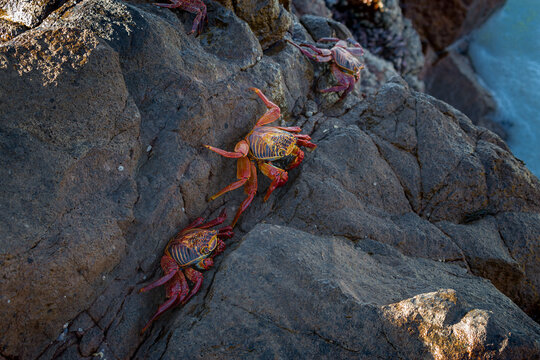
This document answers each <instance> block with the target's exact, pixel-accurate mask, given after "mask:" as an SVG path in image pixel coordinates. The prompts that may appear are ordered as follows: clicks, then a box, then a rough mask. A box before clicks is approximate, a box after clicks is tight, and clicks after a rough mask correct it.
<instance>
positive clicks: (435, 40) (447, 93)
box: [400, 0, 507, 138]
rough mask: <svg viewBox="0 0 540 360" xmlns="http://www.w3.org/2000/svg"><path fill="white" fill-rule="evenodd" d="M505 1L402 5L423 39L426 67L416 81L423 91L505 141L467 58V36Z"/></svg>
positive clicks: (411, 1)
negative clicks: (453, 107) (424, 85)
mask: <svg viewBox="0 0 540 360" xmlns="http://www.w3.org/2000/svg"><path fill="white" fill-rule="evenodd" d="M505 2H506V0H472V1H465V2H464V1H446V0H438V1H433V0H428V1H425V0H422V1H418V0H401V2H400V5H401V7H402V9H403V13H404V15H405V16H406V17H407V18H409V19H411V20H412V22H413V24H414V28H415V29H416V30H417V31H418V33H419V35H420V38H421V39H422V47H423V52H424V55H425V64H424V69H423V70H422V73H421V74H420V77H421V78H422V79H423V80H424V82H425V84H426V89H425V90H426V92H427V93H429V94H431V95H433V96H435V97H437V98H439V99H441V100H443V101H445V102H447V103H449V104H450V105H452V106H455V107H456V108H457V109H459V110H460V111H462V112H464V113H465V114H466V115H467V116H469V117H470V118H471V120H472V121H473V122H474V123H475V124H476V125H479V126H483V127H486V128H488V129H490V130H492V131H494V132H496V133H497V134H498V135H499V136H501V137H502V138H506V136H507V135H506V130H505V129H504V128H503V126H502V125H501V124H500V123H496V122H494V121H493V114H494V112H495V111H496V103H495V101H494V99H493V97H492V96H491V94H490V92H489V91H488V90H486V89H485V88H484V87H483V86H482V85H481V84H480V83H479V81H478V78H477V75H476V74H475V73H474V69H473V67H472V64H471V63H470V60H469V59H468V58H467V56H466V53H467V51H468V41H469V40H468V39H467V36H468V35H469V34H470V33H471V32H472V31H473V30H474V29H476V28H478V27H480V25H482V24H483V23H484V22H485V21H486V20H487V19H488V18H489V16H490V15H492V14H493V13H494V12H495V11H496V10H498V9H499V8H501V7H502V6H503V5H504V3H505Z"/></svg>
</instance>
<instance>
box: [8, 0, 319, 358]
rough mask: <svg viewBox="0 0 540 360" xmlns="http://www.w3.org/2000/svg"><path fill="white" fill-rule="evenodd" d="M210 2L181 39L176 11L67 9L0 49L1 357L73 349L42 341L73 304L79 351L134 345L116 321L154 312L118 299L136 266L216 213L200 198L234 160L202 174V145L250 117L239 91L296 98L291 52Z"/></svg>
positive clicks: (256, 108)
mask: <svg viewBox="0 0 540 360" xmlns="http://www.w3.org/2000/svg"><path fill="white" fill-rule="evenodd" d="M208 9H209V14H210V16H209V17H210V21H209V25H208V27H207V28H206V29H207V30H205V32H204V33H203V34H201V36H200V37H199V38H195V37H193V36H187V35H186V34H185V32H186V31H185V29H186V28H189V27H190V26H191V22H192V18H190V17H189V16H190V14H184V13H181V14H180V15H181V16H180V17H177V16H176V15H175V12H173V11H170V10H169V9H161V8H158V7H155V6H152V5H150V4H135V5H131V4H127V3H125V2H120V1H114V0H99V1H82V2H79V3H73V2H70V3H67V4H65V5H64V7H62V8H61V9H59V10H57V11H54V12H52V13H51V14H50V15H49V16H48V17H47V18H46V19H44V20H43V21H42V22H41V25H40V26H38V27H36V28H33V29H30V30H28V31H26V32H24V33H22V34H20V35H19V36H17V37H15V38H14V39H12V40H11V41H10V42H8V43H6V44H5V45H2V46H1V47H0V53H1V54H0V59H1V60H0V95H1V98H2V99H3V100H2V101H1V102H0V114H1V116H0V118H1V119H2V120H3V121H1V122H0V127H1V130H2V131H1V135H0V144H2V147H3V151H2V154H4V155H3V156H2V160H1V161H2V166H1V169H0V172H1V177H2V179H5V181H4V182H3V187H2V192H3V193H2V200H1V201H0V213H1V214H2V216H1V219H2V220H0V224H1V225H0V226H1V228H2V233H3V234H4V236H3V237H2V240H0V242H1V248H2V252H1V254H0V262H1V264H2V267H1V270H0V276H1V277H2V278H3V279H4V281H2V283H1V285H0V294H1V296H0V301H1V302H2V303H3V305H4V306H2V308H1V310H0V313H1V315H2V316H4V317H5V318H6V319H10V320H9V321H8V322H7V323H6V324H5V326H3V327H2V330H0V339H1V341H0V342H1V344H2V346H1V348H2V350H0V352H1V354H2V356H7V357H13V356H18V357H21V358H34V357H36V356H37V355H38V354H40V353H42V352H43V351H44V349H45V348H46V347H47V346H49V344H50V346H49V347H48V348H47V351H46V353H47V354H51V356H53V355H54V354H57V355H56V356H59V355H58V354H59V353H62V352H64V350H65V349H68V350H69V349H71V347H72V346H79V345H77V341H75V342H74V345H73V343H72V342H71V340H70V342H68V341H67V339H72V338H73V336H75V335H74V334H75V333H76V331H75V330H74V331H73V332H72V331H69V332H68V333H67V334H66V335H65V336H64V337H62V339H63V340H62V341H56V342H51V341H52V340H53V339H57V338H58V336H59V334H63V332H64V328H63V325H64V324H65V323H67V322H69V321H70V320H72V319H73V318H75V317H76V315H77V314H79V313H80V312H81V311H84V310H86V309H90V310H89V313H91V314H92V318H94V319H95V320H96V324H97V323H99V326H98V325H95V327H93V328H91V329H88V333H92V334H93V335H92V336H91V337H89V338H88V339H87V338H86V336H83V339H82V340H80V341H82V342H81V345H80V351H82V352H84V353H85V354H88V353H89V352H91V351H93V350H94V348H95V347H96V346H97V345H99V342H100V341H99V339H101V337H102V336H103V335H104V334H105V333H109V334H111V336H112V334H114V335H115V336H114V338H115V339H117V340H115V341H113V340H110V339H105V341H106V342H107V343H108V344H109V346H110V348H111V349H112V350H111V351H112V352H116V353H129V352H133V351H134V350H135V349H136V347H134V346H133V344H135V343H136V342H137V341H138V336H139V331H140V329H139V328H138V327H137V326H133V324H131V321H132V320H133V319H134V318H133V317H132V316H128V317H126V318H125V319H123V318H120V319H116V316H117V314H118V313H122V312H123V311H126V310H125V308H127V309H131V310H133V311H134V313H135V312H138V311H139V310H140V309H141V308H143V307H144V308H148V310H149V311H151V310H152V306H149V304H147V303H144V304H141V301H143V300H144V299H145V298H144V297H141V296H139V295H136V294H135V293H134V294H133V296H132V297H131V298H130V299H133V301H126V300H125V299H126V298H127V297H128V294H129V293H130V292H132V291H133V288H134V286H135V284H136V283H137V282H138V281H142V280H141V278H140V276H139V274H138V271H141V272H144V273H145V274H149V275H150V274H151V273H152V272H153V271H155V270H157V269H158V268H159V263H158V262H159V258H160V257H161V254H162V251H163V246H164V244H165V242H166V241H167V239H168V238H169V237H170V236H172V235H173V234H174V233H175V231H176V230H177V229H178V228H179V227H180V226H181V225H186V224H187V222H188V221H189V220H191V219H193V218H194V217H197V216H200V215H201V214H203V212H204V211H207V213H208V214H210V213H211V212H213V211H214V210H216V209H217V208H218V207H220V204H221V203H220V202H215V203H212V204H210V207H209V205H208V204H207V201H206V198H207V196H208V195H209V193H210V192H211V191H213V190H212V189H215V188H218V187H219V186H221V185H222V184H223V183H225V182H227V181H228V178H227V175H231V176H234V175H233V173H234V171H235V170H234V165H232V164H228V165H232V166H230V171H227V172H225V173H223V174H220V175H222V176H219V177H218V176H213V175H212V173H213V172H214V171H215V170H214V169H216V168H218V165H217V164H218V163H221V162H223V159H221V158H220V157H219V156H213V155H212V154H210V153H209V152H208V151H206V150H205V149H204V148H203V147H202V144H203V143H210V144H215V145H218V146H222V147H226V146H227V143H229V145H230V144H232V143H234V142H235V141H236V137H237V135H238V133H239V132H240V133H244V132H247V131H248V129H250V128H251V127H252V126H253V123H254V121H255V119H256V118H257V115H259V116H260V115H261V114H262V113H263V112H264V110H265V108H264V106H263V105H262V104H260V101H259V100H258V98H257V97H256V96H255V95H254V94H252V93H251V92H250V91H249V90H248V88H249V87H250V86H257V87H260V88H261V89H263V91H264V92H265V94H266V95H268V96H269V97H270V98H271V99H273V100H274V101H276V102H277V103H279V104H280V106H281V107H282V109H283V111H284V113H287V112H288V110H289V109H292V108H293V107H294V106H295V105H298V106H300V107H302V106H303V102H302V101H305V98H304V100H302V99H299V97H300V94H307V93H308V92H309V86H310V85H309V84H310V81H312V78H311V77H310V72H309V69H308V67H307V65H308V64H309V63H308V62H306V61H305V59H303V58H302V57H300V56H299V55H298V54H297V53H295V52H294V51H293V50H292V49H289V48H286V49H284V51H280V52H278V53H277V54H274V55H271V56H270V55H269V56H265V57H264V58H263V54H262V49H261V47H260V45H259V41H258V39H257V38H256V36H255V35H254V34H253V32H252V31H251V29H250V28H249V26H247V25H246V24H245V22H243V21H242V20H239V19H238V18H237V17H236V16H235V15H234V14H233V13H232V12H230V11H229V10H227V9H225V8H223V7H221V6H219V5H217V4H213V3H209V6H208ZM283 11H284V10H283ZM218 24H219V26H217V25H218ZM156 54H159V56H156ZM171 74H173V75H171ZM311 76H312V75H311ZM276 79H277V81H276ZM29 92H31V93H32V96H31V97H29V96H28V94H29ZM291 94H295V95H294V96H293V95H291ZM296 94H298V95H296ZM7 99H9V101H6V100H7ZM216 118H219V119H221V120H220V121H219V122H218V121H216V120H214V119H216ZM149 148H150V150H147V149H149ZM223 163H224V164H225V163H226V162H223ZM238 198H241V195H240V194H238ZM182 209H183V210H182ZM149 239H152V240H151V241H149ZM113 269H114V271H113ZM138 269H139V270H138ZM118 278H120V279H130V280H125V281H118V280H115V279H118ZM40 279H46V281H44V280H40ZM130 289H131V290H130ZM154 296H155V299H156V300H157V299H158V297H159V295H158V294H155V295H154ZM29 302H31V303H32V306H31V307H29V306H28V303H29ZM134 313H133V314H134ZM29 329H33V330H31V331H30V330H29ZM85 334H86V333H85ZM100 334H101V335H100ZM88 336H90V335H88ZM77 338H78V337H77V336H75V339H77ZM83 344H84V345H83ZM68 350H65V353H66V354H68V353H70V352H71V350H69V351H68ZM57 352H58V353H57Z"/></svg>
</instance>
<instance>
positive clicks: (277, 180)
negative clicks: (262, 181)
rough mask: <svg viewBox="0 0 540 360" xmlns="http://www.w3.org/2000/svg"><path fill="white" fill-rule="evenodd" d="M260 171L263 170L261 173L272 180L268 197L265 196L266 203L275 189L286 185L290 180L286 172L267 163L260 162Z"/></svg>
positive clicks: (267, 193) (267, 192)
mask: <svg viewBox="0 0 540 360" xmlns="http://www.w3.org/2000/svg"><path fill="white" fill-rule="evenodd" d="M259 169H261V172H262V173H263V174H264V175H266V176H267V177H269V178H270V179H272V183H271V184H270V186H269V187H268V191H266V195H265V196H264V201H266V200H268V197H270V194H271V193H272V192H273V191H274V190H275V189H277V188H278V187H280V186H283V185H285V183H286V182H287V180H289V174H288V173H287V172H286V171H285V170H283V169H280V168H278V167H275V166H274V165H272V164H270V163H266V162H260V163H259Z"/></svg>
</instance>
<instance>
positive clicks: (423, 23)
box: [400, 0, 506, 51]
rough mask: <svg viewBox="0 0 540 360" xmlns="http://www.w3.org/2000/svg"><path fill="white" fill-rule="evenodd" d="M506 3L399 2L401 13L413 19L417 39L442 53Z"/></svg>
mask: <svg viewBox="0 0 540 360" xmlns="http://www.w3.org/2000/svg"><path fill="white" fill-rule="evenodd" d="M505 2H506V0H472V1H461V0H452V1H447V0H442V1H433V0H420V1H419V0H401V2H400V3H401V7H402V9H403V14H404V15H405V16H406V17H408V18H409V19H411V20H412V22H413V24H414V28H415V29H416V30H417V31H418V33H419V34H420V37H421V38H422V39H423V40H424V41H425V43H426V45H429V46H431V47H433V48H434V49H435V51H441V50H444V49H445V48H446V47H447V46H449V45H450V44H452V43H453V42H455V41H456V40H458V39H459V38H460V37H462V36H463V35H466V34H468V33H470V32H471V31H472V30H474V29H475V28H477V27H479V26H480V25H482V24H483V23H484V22H485V21H486V20H487V19H488V18H489V16H490V15H491V14H493V13H494V12H495V11H496V10H497V9H499V8H501V7H502V6H503V5H504V3H505Z"/></svg>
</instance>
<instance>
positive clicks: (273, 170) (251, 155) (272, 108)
mask: <svg viewBox="0 0 540 360" xmlns="http://www.w3.org/2000/svg"><path fill="white" fill-rule="evenodd" d="M250 89H251V90H253V91H255V93H256V94H257V95H258V96H259V97H260V98H261V100H262V101H263V102H264V104H265V105H266V107H267V108H268V110H267V111H266V113H265V114H264V115H263V116H261V118H260V119H259V120H258V121H257V123H256V124H255V127H254V128H253V130H251V131H250V132H249V134H247V136H246V137H245V138H244V139H243V140H240V141H239V142H238V143H237V144H236V146H235V147H234V151H233V152H228V151H225V150H221V149H218V148H215V147H212V146H209V145H205V147H206V148H208V149H210V150H212V151H214V152H216V153H218V154H220V155H222V156H225V157H228V158H238V164H237V171H236V177H237V178H238V181H235V182H233V183H232V184H230V185H228V186H226V187H224V188H223V189H222V190H221V191H220V192H218V193H217V194H215V195H214V196H212V197H211V198H210V200H214V199H216V198H217V197H219V196H221V195H223V194H225V193H226V192H228V191H231V190H234V189H238V188H239V187H241V186H242V185H244V192H245V193H246V194H247V195H248V196H247V198H246V199H245V200H244V201H243V202H242V204H241V205H240V208H239V209H238V211H237V212H236V216H235V217H234V220H233V222H232V224H231V226H232V227H234V226H235V225H236V222H237V221H238V218H239V217H240V215H241V214H242V213H243V212H244V210H246V209H247V207H248V206H249V204H251V201H252V200H253V197H254V196H255V194H256V193H257V168H256V167H255V163H257V165H258V166H259V169H260V170H261V172H262V173H263V174H264V175H265V176H267V177H269V178H270V179H271V180H272V183H271V184H270V187H269V188H268V191H267V192H266V195H265V196H264V201H266V200H268V197H269V196H270V194H271V193H272V191H274V190H275V189H276V188H278V187H280V186H283V185H285V183H286V182H287V180H288V179H289V175H288V173H287V171H285V170H283V169H280V168H278V167H276V166H274V165H272V163H271V162H272V161H274V160H279V159H282V158H284V157H286V156H294V160H293V161H292V162H291V163H290V164H289V166H288V167H287V168H286V170H291V169H294V168H295V167H297V166H298V165H300V163H301V162H302V160H303V159H304V152H303V151H302V150H300V148H299V146H305V147H307V148H309V149H315V148H316V147H317V145H315V144H313V143H312V142H310V140H311V137H309V136H308V135H304V134H299V132H300V131H301V130H302V129H300V127H298V126H293V127H281V126H264V125H266V124H269V123H271V122H273V121H276V120H277V119H278V118H279V117H280V114H281V111H280V109H279V106H277V105H276V104H274V103H273V102H271V101H270V100H268V99H267V98H266V96H264V94H263V93H262V92H261V90H259V89H257V88H250Z"/></svg>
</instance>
